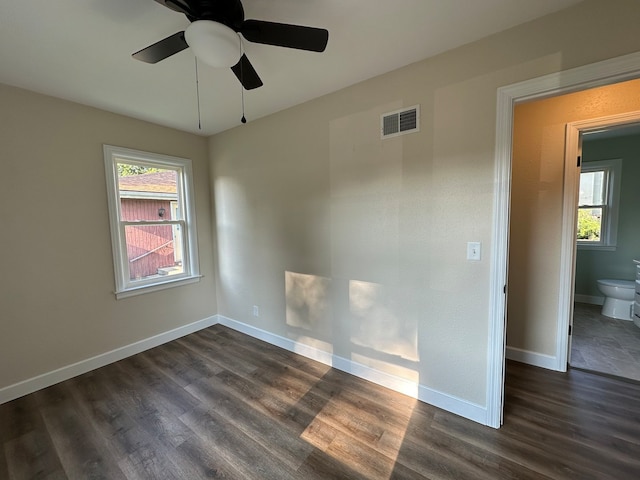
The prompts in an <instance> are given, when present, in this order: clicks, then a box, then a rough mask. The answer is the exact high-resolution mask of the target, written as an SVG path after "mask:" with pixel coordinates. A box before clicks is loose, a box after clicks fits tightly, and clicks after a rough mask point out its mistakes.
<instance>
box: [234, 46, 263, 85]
mask: <svg viewBox="0 0 640 480" xmlns="http://www.w3.org/2000/svg"><path fill="white" fill-rule="evenodd" d="M231 70H232V71H233V73H235V74H236V77H238V80H240V83H242V86H243V87H244V89H245V90H253V89H254V88H258V87H261V86H262V85H263V83H262V80H260V77H259V76H258V73H257V72H256V70H255V69H254V68H253V65H251V62H250V61H249V59H248V58H247V56H246V55H244V54H243V55H242V57H240V61H239V62H238V63H236V64H235V65H234V66H233V67H231Z"/></svg>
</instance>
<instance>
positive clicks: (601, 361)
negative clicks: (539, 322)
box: [566, 112, 640, 381]
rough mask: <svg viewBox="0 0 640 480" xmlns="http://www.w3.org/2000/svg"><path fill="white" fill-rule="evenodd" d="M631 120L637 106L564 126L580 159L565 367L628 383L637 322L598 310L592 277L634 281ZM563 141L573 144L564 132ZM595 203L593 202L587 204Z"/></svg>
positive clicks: (637, 198)
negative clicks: (572, 291)
mask: <svg viewBox="0 0 640 480" xmlns="http://www.w3.org/2000/svg"><path fill="white" fill-rule="evenodd" d="M638 120H640V112H630V113H629V114H625V115H622V116H617V117H613V118H609V117H605V118H600V119H593V120H589V121H587V122H580V123H578V124H573V125H571V126H570V127H569V128H568V129H567V135H576V134H578V135H579V136H580V141H578V142H577V145H578V150H579V151H578V152H575V154H577V155H580V156H581V159H582V162H581V168H580V172H579V181H578V185H579V192H578V199H577V200H578V201H577V203H576V204H575V206H574V209H576V210H577V212H578V213H579V215H578V221H577V224H578V235H577V249H576V251H575V255H574V263H575V269H574V285H575V288H574V292H575V295H574V303H573V314H572V326H573V328H572V335H571V336H569V338H568V345H569V365H570V366H571V367H572V368H579V369H582V370H588V371H592V372H596V373H600V374H607V375H613V376H617V377H622V378H627V379H631V380H636V381H640V328H638V327H637V326H636V325H635V324H634V322H633V321H632V318H633V317H632V313H631V312H630V311H629V312H626V311H625V310H626V309H625V308H621V309H618V311H616V312H611V311H609V312H606V313H608V314H609V315H603V314H602V311H601V310H602V307H601V305H602V303H603V300H604V297H603V294H602V293H601V292H600V291H599V290H598V288H597V281H598V280H599V279H604V278H607V279H616V280H627V281H631V282H633V281H634V280H635V276H636V268H635V264H634V263H632V262H631V259H633V258H636V257H637V256H638V254H639V252H638V251H637V247H636V246H637V242H638V233H640V229H636V228H635V223H636V217H637V211H638V210H639V209H640V191H639V190H638V188H637V185H638V182H640V159H638V158H637V151H638V150H639V149H640V124H639V123H627V122H637V121H638ZM620 122H625V123H620ZM576 129H577V130H578V132H576ZM567 143H568V144H569V143H573V144H575V142H571V139H569V138H568V139H567ZM580 145H581V148H580ZM566 168H571V167H570V166H567V167H566ZM596 203H599V204H600V205H598V206H596V207H595V208H592V207H593V206H594V205H595V204H596ZM580 213H582V215H580ZM574 238H576V237H575V236H574ZM612 315H613V316H615V317H617V318H612Z"/></svg>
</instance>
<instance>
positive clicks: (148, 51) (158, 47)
mask: <svg viewBox="0 0 640 480" xmlns="http://www.w3.org/2000/svg"><path fill="white" fill-rule="evenodd" d="M188 46H189V45H187V42H186V41H185V39H184V32H178V33H174V34H173V35H171V36H170V37H167V38H165V39H163V40H160V41H159V42H156V43H154V44H153V45H149V46H148V47H147V48H143V49H142V50H140V51H139V52H136V53H133V54H132V55H131V56H132V57H133V58H135V59H136V60H140V61H142V62H146V63H158V62H159V61H160V60H164V59H165V58H167V57H170V56H171V55H174V54H176V53H178V52H181V51H182V50H184V49H185V48H187V47H188Z"/></svg>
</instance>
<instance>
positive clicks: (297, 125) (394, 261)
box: [210, 1, 640, 405]
mask: <svg viewBox="0 0 640 480" xmlns="http://www.w3.org/2000/svg"><path fill="white" fill-rule="evenodd" d="M639 21H640V4H639V3H638V2H636V1H612V2H611V1H607V2H602V1H587V2H585V3H584V4H582V5H581V6H579V7H578V8H574V9H571V10H567V11H564V12H560V13H558V14H554V15H551V16H549V17H546V18H544V19H541V20H539V21H535V22H532V23H529V24H526V25H524V26H521V27H518V28H515V29H512V30H509V31H506V32H503V33H501V34H499V35H496V36H493V37H490V38H488V39H485V40H483V41H480V42H476V43H473V44H470V45H468V46H466V47H463V48H460V49H457V50H455V51H452V52H448V53H446V54H443V55H441V56H438V57H435V58H433V59H429V60H425V61H422V62H420V63H417V64H414V65H411V66H408V67H406V68H402V69H400V70H397V71H394V72H391V73H389V74H386V75H383V76H381V77H377V78H374V79H371V80H369V81H366V82H363V83H361V84H358V85H355V86H353V87H350V88H347V89H344V90H341V91H339V92H336V93H334V94H330V95H327V96H325V97H322V98H319V99H316V100H314V101H311V102H309V103H306V104H304V105H300V106H297V107H295V108H291V109H289V110H286V111H283V112H280V113H278V114H275V115H272V116H270V117H267V118H264V119H261V120H255V121H251V122H250V123H249V124H247V125H245V126H241V127H238V128H236V129H233V130H230V131H228V132H225V133H222V134H220V135H216V136H214V137H213V138H212V139H211V142H210V156H211V159H212V160H211V161H212V176H213V188H214V195H215V200H216V214H217V232H218V242H219V243H218V245H219V257H220V258H219V288H218V306H219V312H220V313H221V314H222V315H225V316H228V317H230V318H232V319H234V320H237V321H240V322H245V323H248V324H250V325H253V326H256V327H258V328H261V329H264V330H267V331H269V332H271V333H274V334H277V335H281V336H285V337H289V338H292V339H294V340H297V341H300V342H302V343H305V344H309V345H312V346H315V347H318V348H321V349H323V350H325V351H328V352H331V353H335V354H337V355H339V356H341V357H344V358H347V359H349V360H353V361H356V362H359V363H364V364H367V365H370V366H373V367H375V368H377V369H379V370H381V371H384V372H389V373H393V374H396V375H399V376H401V377H404V378H407V379H410V380H418V381H419V382H420V383H421V384H423V385H425V386H427V387H429V388H432V389H435V390H437V391H440V392H444V393H446V394H448V395H452V396H456V397H459V398H461V399H463V400H466V401H469V402H473V403H476V404H478V405H485V403H486V400H485V397H486V373H487V353H488V352H487V345H488V342H487V336H488V324H489V318H488V296H489V274H490V272H489V271H490V264H491V258H490V255H489V253H490V251H491V233H492V230H491V228H492V220H493V219H492V204H493V200H494V189H495V185H494V143H495V118H496V112H495V104H496V89H497V88H498V87H500V86H503V85H508V84H512V83H515V82H518V81H522V80H525V79H529V78H533V77H537V76H541V75H544V74H547V73H550V72H556V71H559V70H563V69H567V68H571V67H575V66H578V65H582V64H587V63H593V62H596V61H599V60H603V59H606V58H610V57H614V56H618V55H622V54H626V53H630V52H633V51H637V50H640V36H639V35H638V28H637V25H638V23H639ZM354 61H357V59H354ZM327 74H330V72H328V73H327ZM265 88H268V86H266V87H265ZM414 104H420V105H421V109H422V128H421V131H420V132H419V133H417V134H412V135H408V136H404V137H400V138H396V139H391V140H385V141H381V140H380V138H379V130H378V128H379V115H380V114H381V113H383V112H386V111H390V110H395V109H397V108H399V107H402V106H411V105H414ZM467 241H480V242H482V246H483V257H482V260H481V261H480V262H469V261H467V260H465V249H466V242H467ZM253 305H258V306H259V307H260V316H259V317H254V316H253V315H252V306H253ZM549 334H551V335H553V333H550V332H545V335H549ZM535 335H537V333H536V334H534V336H535Z"/></svg>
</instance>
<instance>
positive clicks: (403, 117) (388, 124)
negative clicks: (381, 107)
mask: <svg viewBox="0 0 640 480" xmlns="http://www.w3.org/2000/svg"><path fill="white" fill-rule="evenodd" d="M418 131H420V105H414V106H413V107H409V108H403V109H401V110H396V111H395V112H389V113H383V114H382V115H381V116H380V132H381V136H382V138H389V137H397V136H398V135H404V134H406V133H413V132H418Z"/></svg>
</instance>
